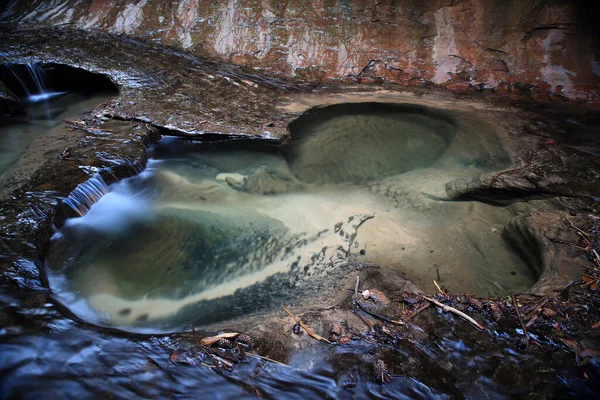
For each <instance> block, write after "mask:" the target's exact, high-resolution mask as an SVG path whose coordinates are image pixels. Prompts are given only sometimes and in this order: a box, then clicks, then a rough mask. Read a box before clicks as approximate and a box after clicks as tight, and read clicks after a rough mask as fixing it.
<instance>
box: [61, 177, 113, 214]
mask: <svg viewBox="0 0 600 400" xmlns="http://www.w3.org/2000/svg"><path fill="white" fill-rule="evenodd" d="M107 193H108V185H107V184H106V182H105V181H104V179H103V178H102V176H100V174H94V175H92V176H91V177H90V179H88V180H87V181H85V182H83V183H80V184H79V185H77V187H76V188H75V190H73V191H72V192H71V194H69V196H68V197H66V198H65V199H64V200H63V201H64V203H65V204H66V205H68V206H69V207H71V208H72V209H73V210H74V211H75V212H77V214H79V216H84V215H85V214H87V212H88V211H90V208H91V207H92V206H93V205H94V204H95V203H96V202H97V201H98V200H100V199H101V198H102V197H103V196H104V195H105V194H107Z"/></svg>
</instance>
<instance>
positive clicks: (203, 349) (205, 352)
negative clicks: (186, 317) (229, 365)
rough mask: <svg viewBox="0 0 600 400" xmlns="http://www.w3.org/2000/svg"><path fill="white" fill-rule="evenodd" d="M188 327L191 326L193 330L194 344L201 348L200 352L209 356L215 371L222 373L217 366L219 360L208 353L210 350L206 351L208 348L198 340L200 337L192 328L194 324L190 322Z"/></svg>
mask: <svg viewBox="0 0 600 400" xmlns="http://www.w3.org/2000/svg"><path fill="white" fill-rule="evenodd" d="M190 328H192V332H194V338H196V344H197V345H198V347H199V348H200V350H202V352H203V353H204V354H206V355H207V356H208V358H210V360H211V361H212V362H213V364H214V366H215V367H216V368H217V371H219V372H220V373H221V374H222V373H223V371H222V370H221V366H219V362H218V361H217V360H215V358H214V357H213V355H212V354H210V351H208V349H207V348H206V347H204V346H203V345H202V343H201V342H200V338H199V337H198V333H196V328H194V325H192V324H190Z"/></svg>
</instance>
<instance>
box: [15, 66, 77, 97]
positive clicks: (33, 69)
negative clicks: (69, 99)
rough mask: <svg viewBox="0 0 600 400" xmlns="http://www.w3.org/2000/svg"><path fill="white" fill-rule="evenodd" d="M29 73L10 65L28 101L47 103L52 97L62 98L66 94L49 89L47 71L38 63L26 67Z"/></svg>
mask: <svg viewBox="0 0 600 400" xmlns="http://www.w3.org/2000/svg"><path fill="white" fill-rule="evenodd" d="M25 67H26V70H27V72H26V73H23V72H20V71H19V70H17V69H16V68H15V67H14V66H12V65H10V64H8V68H9V69H10V70H11V72H12V73H13V75H14V76H15V78H16V80H17V81H18V82H19V85H21V88H23V91H24V92H25V94H26V95H27V98H26V101H28V102H30V103H37V102H39V101H46V100H48V99H50V98H52V97H56V96H60V95H62V94H65V93H66V92H53V91H50V90H49V88H48V76H47V74H46V70H45V69H44V68H43V67H42V66H41V65H40V64H38V63H29V64H26V65H25Z"/></svg>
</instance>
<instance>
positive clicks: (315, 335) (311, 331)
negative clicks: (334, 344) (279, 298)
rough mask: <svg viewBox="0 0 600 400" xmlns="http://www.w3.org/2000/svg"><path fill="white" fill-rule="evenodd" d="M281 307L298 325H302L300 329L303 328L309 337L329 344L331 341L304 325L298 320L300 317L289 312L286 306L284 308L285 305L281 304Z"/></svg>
mask: <svg viewBox="0 0 600 400" xmlns="http://www.w3.org/2000/svg"><path fill="white" fill-rule="evenodd" d="M281 307H283V309H284V310H285V312H286V313H288V315H289V316H290V317H292V318H293V319H294V321H296V322H297V323H298V324H300V326H301V327H302V329H304V330H305V331H306V333H308V334H309V335H310V336H311V337H313V338H315V339H317V340H321V341H323V342H326V343H329V344H331V342H330V341H329V340H327V339H325V338H324V337H322V336H319V335H317V334H316V333H315V332H314V331H313V330H312V329H310V328H309V327H308V326H306V325H305V324H304V322H302V321H300V319H298V318H297V317H296V316H295V315H294V314H292V313H291V311H290V310H288V309H287V308H285V306H284V305H283V304H282V305H281Z"/></svg>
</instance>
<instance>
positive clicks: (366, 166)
mask: <svg viewBox="0 0 600 400" xmlns="http://www.w3.org/2000/svg"><path fill="white" fill-rule="evenodd" d="M371 107H372V106H371ZM334 111H336V112H333V113H329V112H328V111H327V110H325V111H317V112H313V113H312V114H310V115H308V116H306V117H305V118H308V123H302V124H300V123H297V124H296V125H295V126H294V125H292V142H291V144H290V145H289V146H288V147H286V148H285V149H284V150H283V151H282V152H281V153H280V152H277V151H275V150H272V149H271V150H267V149H257V150H253V149H249V147H248V146H246V145H245V144H239V143H238V145H236V143H233V144H193V143H189V142H187V141H183V140H178V139H172V138H171V139H169V138H164V139H163V140H162V141H161V142H160V143H159V144H158V145H157V146H156V148H155V149H154V150H153V151H154V156H153V160H151V161H150V163H149V166H148V168H147V169H146V171H145V172H143V173H142V174H141V175H140V176H137V177H134V178H131V179H129V180H126V181H124V182H121V183H119V184H116V185H113V186H112V187H110V188H109V189H108V190H109V193H108V194H107V195H106V196H104V197H103V198H102V199H101V200H100V201H99V202H98V203H96V204H95V205H94V206H93V207H92V208H91V210H90V212H89V213H87V214H86V215H85V216H83V217H81V218H76V219H71V220H69V221H68V222H67V223H66V225H65V227H64V228H63V229H62V230H61V231H60V232H58V233H57V234H56V235H55V237H54V239H53V244H52V247H51V250H50V254H49V257H48V260H47V262H48V269H49V277H50V286H51V287H53V288H54V289H55V290H56V292H57V294H58V296H59V298H60V299H61V300H62V301H63V302H65V303H66V304H67V305H68V306H69V307H70V308H71V310H73V311H74V312H75V313H76V314H78V315H79V316H81V317H83V318H85V319H87V320H91V321H93V322H96V323H99V324H108V325H116V326H121V327H126V328H131V327H135V328H137V329H143V328H151V329H174V328H182V327H185V326H187V324H188V323H189V322H190V321H192V322H194V323H198V324H202V323H213V322H220V321H223V320H226V319H229V318H234V317H237V316H240V315H246V314H248V313H252V312H257V311H260V310H265V309H269V308H272V307H277V306H278V304H279V303H280V302H285V301H291V300H293V299H294V298H297V297H298V296H303V293H304V292H303V291H304V290H305V288H306V286H305V285H306V284H307V282H308V283H309V284H310V287H311V288H312V289H315V288H319V287H324V288H326V287H327V285H328V283H327V282H328V281H327V280H328V279H333V277H334V276H335V274H336V273H343V272H344V271H343V268H344V260H346V259H347V258H348V257H356V258H357V259H358V260H360V261H369V262H376V263H380V264H382V265H385V266H388V267H390V268H393V269H395V270H397V271H400V272H401V273H402V274H403V275H404V276H405V277H406V278H407V279H409V280H411V281H413V282H414V283H416V284H417V286H419V287H421V288H424V289H426V290H435V285H434V283H433V281H434V280H435V281H437V282H438V283H439V284H441V285H444V286H446V287H448V288H450V289H451V290H453V291H454V292H463V293H476V294H478V295H481V296H494V295H504V294H507V293H509V292H510V291H520V290H525V289H527V288H528V287H530V286H531V285H532V284H533V283H534V280H535V276H534V274H533V273H532V272H531V271H530V269H529V268H528V266H527V265H526V264H525V263H524V262H523V261H522V260H521V259H520V258H519V257H518V256H517V255H516V254H515V253H514V252H513V251H512V249H511V248H510V247H509V246H508V244H507V243H506V242H505V240H504V238H503V237H502V231H503V227H504V223H505V222H506V221H507V220H508V219H509V218H510V217H511V214H510V211H509V210H508V209H505V208H502V207H494V206H490V205H486V204H483V203H478V202H466V201H465V202H453V201H448V199H446V198H444V196H445V192H444V185H445V183H446V182H448V181H451V180H453V179H456V178H460V177H469V176H474V175H476V174H479V173H481V172H482V171H483V170H485V169H486V168H488V167H492V166H493V167H498V165H493V164H494V163H496V164H497V163H501V162H502V159H503V158H502V157H503V155H502V154H501V152H500V150H497V151H498V154H491V153H490V152H489V151H488V149H489V148H495V147H494V146H493V145H490V143H486V139H482V138H481V137H480V136H477V135H481V132H471V133H469V132H465V130H464V128H461V125H460V124H454V122H452V120H450V119H448V118H446V117H441V116H437V115H428V114H426V113H423V112H417V111H419V110H418V109H417V110H416V111H415V109H412V108H411V109H406V108H404V109H400V110H396V112H397V115H393V116H392V115H391V112H390V111H389V110H387V109H384V111H385V112H383V113H381V112H372V113H366V114H360V113H358V112H357V113H355V114H352V115H347V111H348V110H347V109H344V110H343V111H344V113H339V112H337V111H338V110H334ZM363 111H364V107H363ZM319 112H321V113H325V114H324V115H321V114H319ZM315 113H316V115H315ZM402 115H405V117H406V119H405V120H402V118H401V117H402ZM371 127H372V128H373V131H372V132H371V133H369V132H370V131H369V129H370V128H371ZM469 134H471V135H473V138H472V140H469V138H468V135H469ZM371 139H373V143H371V144H370V145H363V144H364V142H365V140H366V141H369V140H371ZM489 140H491V141H493V140H495V138H493V137H491V138H490V139H489ZM345 144H347V145H348V148H345V147H344V145H345ZM379 152H380V153H381V154H380V153H379ZM396 153H399V154H400V156H399V158H400V159H401V162H399V161H398V159H396V158H395V157H394V154H396ZM355 155H356V157H354V156H355ZM307 159H308V160H307ZM407 160H408V161H407ZM319 171H323V172H322V173H319Z"/></svg>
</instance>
